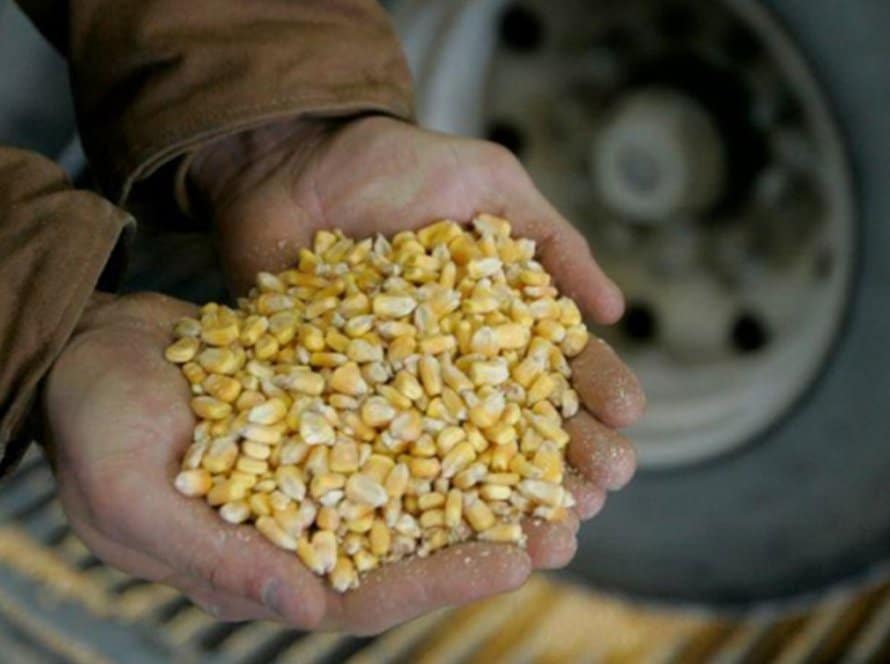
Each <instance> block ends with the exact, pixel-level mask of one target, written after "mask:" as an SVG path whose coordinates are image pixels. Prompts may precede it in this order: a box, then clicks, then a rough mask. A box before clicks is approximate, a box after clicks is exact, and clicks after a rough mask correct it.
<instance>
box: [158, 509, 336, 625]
mask: <svg viewBox="0 0 890 664" xmlns="http://www.w3.org/2000/svg"><path fill="white" fill-rule="evenodd" d="M171 493H172V492H171ZM173 502H176V503H177V504H176V505H175V506H174V505H172V503H173ZM170 503H171V505H170V507H169V509H168V510H167V512H166V513H167V515H168V524H167V526H166V533H167V539H168V541H167V542H166V543H165V546H164V547H163V550H164V552H163V554H162V555H163V557H164V559H165V560H166V562H167V563H168V564H169V565H170V566H171V567H173V568H174V569H177V570H181V572H183V573H185V574H189V575H191V576H194V577H196V578H198V579H201V580H202V581H204V582H206V583H207V585H208V586H209V587H210V588H212V589H214V590H218V591H222V592H224V593H226V594H228V595H234V596H237V597H242V598H244V599H246V600H249V601H250V602H252V603H255V604H260V605H263V606H265V607H267V608H268V609H269V610H270V611H272V612H274V613H276V614H278V616H280V618H281V619H282V620H284V621H286V622H288V623H289V624H292V625H294V626H298V627H303V628H307V629H309V628H313V627H314V626H315V625H317V624H318V623H319V622H320V621H321V618H322V614H323V612H324V602H325V595H324V589H323V586H322V584H321V581H320V580H319V579H318V578H317V577H315V576H314V575H313V574H312V573H311V572H310V571H309V570H307V569H306V568H305V567H304V566H303V565H302V564H301V563H300V561H299V559H298V558H297V557H296V555H295V554H293V553H290V552H286V551H284V550H282V549H279V548H277V547H275V546H274V545H273V544H272V543H270V542H269V541H267V540H266V539H265V538H264V537H263V536H262V535H260V534H259V532H257V530H256V529H255V528H253V527H252V526H231V525H229V524H226V523H224V522H222V521H221V520H220V518H219V517H218V516H217V515H216V514H215V513H214V512H213V510H211V509H210V508H209V507H207V506H206V505H203V504H201V503H198V502H197V501H191V500H188V499H184V498H181V497H180V496H176V495H173V496H171V500H170ZM158 525H159V526H160V524H158ZM157 532H163V531H161V530H158V531H157Z"/></svg>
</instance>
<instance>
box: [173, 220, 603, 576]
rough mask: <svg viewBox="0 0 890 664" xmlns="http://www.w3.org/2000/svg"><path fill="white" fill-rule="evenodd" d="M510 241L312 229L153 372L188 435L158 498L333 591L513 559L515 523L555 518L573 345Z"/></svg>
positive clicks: (531, 264)
mask: <svg viewBox="0 0 890 664" xmlns="http://www.w3.org/2000/svg"><path fill="white" fill-rule="evenodd" d="M510 233H511V229H510V224H509V223H508V222H507V221H505V220H503V219H499V218H497V217H493V216H491V215H480V216H478V217H477V218H476V219H474V220H473V223H472V228H468V229H465V228H462V227H461V226H460V225H459V224H457V223H455V222H453V221H441V222H437V223H435V224H432V225H431V226H428V227H426V228H423V229H422V230H419V231H416V232H413V231H410V232H403V233H399V234H398V235H396V236H395V237H394V238H392V240H391V241H390V240H387V239H386V238H384V237H382V236H378V237H376V238H375V239H366V240H363V241H354V240H352V239H350V238H347V237H344V236H343V234H342V233H340V232H337V231H334V232H328V231H321V232H319V233H318V234H317V235H316V237H315V241H314V247H313V249H312V250H308V249H304V250H302V251H301V252H300V255H299V261H298V264H297V265H296V266H295V267H294V268H293V269H290V270H287V271H285V272H283V273H281V274H279V275H273V274H268V273H261V274H259V275H258V277H257V286H256V288H254V289H253V290H252V291H251V292H250V295H249V297H248V298H246V299H242V300H239V302H238V308H237V309H235V310H233V309H230V308H228V307H225V306H221V305H217V304H212V303H211V304H208V305H205V306H204V307H203V308H202V309H201V317H200V320H196V319H191V318H189V319H183V320H180V321H179V322H178V323H177V324H176V327H175V336H176V337H177V340H176V341H175V342H174V343H173V344H172V345H171V346H169V347H168V348H167V351H166V357H167V359H168V360H169V361H171V362H174V363H177V364H181V365H182V372H183V374H184V375H185V376H186V378H187V379H188V381H189V383H190V384H191V389H192V392H193V394H194V397H193V399H192V401H191V407H192V410H193V411H194V412H195V414H196V415H197V416H198V418H199V422H198V424H197V426H196V428H195V432H194V442H193V444H192V445H191V447H190V448H189V449H188V451H187V453H186V455H185V458H184V460H183V464H182V472H181V473H180V474H179V475H178V476H177V477H176V480H175V486H176V488H177V489H178V490H179V491H180V492H182V493H183V494H185V495H187V496H203V497H204V498H205V500H206V501H207V503H209V504H210V505H211V506H213V507H215V508H218V509H219V514H220V516H221V517H222V518H223V519H225V520H226V521H228V522H230V523H234V524H238V523H245V522H252V523H253V524H254V525H255V527H256V528H257V530H259V531H260V532H261V533H262V534H263V535H264V536H265V537H267V538H268V539H269V540H270V541H272V542H273V543H274V544H276V545H277V546H279V547H281V548H283V549H287V550H289V551H295V552H296V553H297V555H298V556H299V558H300V559H301V560H302V561H303V563H304V564H305V565H306V566H307V567H308V568H309V569H311V570H312V571H313V572H315V573H316V574H319V575H322V576H327V578H328V579H329V581H330V583H331V585H332V586H333V587H334V588H335V589H336V590H338V591H341V592H343V591H345V590H347V589H349V588H353V587H355V586H356V585H357V584H358V582H359V575H360V574H361V573H362V572H366V571H368V570H371V569H374V568H375V567H377V566H379V565H381V564H384V563H390V562H395V561H398V560H401V559H403V558H405V557H407V556H411V555H418V556H426V555H429V554H430V553H431V552H433V551H436V550H437V549H440V548H442V547H445V546H448V545H450V544H454V543H457V542H463V541H466V540H470V539H477V540H483V541H490V542H512V543H517V544H520V545H521V544H524V536H523V533H522V528H521V526H520V520H521V519H522V518H523V517H525V516H532V517H535V518H539V519H545V520H551V521H558V520H560V519H562V518H564V517H565V515H566V509H567V508H569V507H571V506H572V505H573V499H572V496H571V494H570V493H569V492H568V491H567V490H566V489H565V488H564V486H563V478H564V456H565V455H564V448H565V446H566V444H567V443H568V440H569V436H568V434H567V433H566V431H565V430H564V429H563V426H562V424H563V419H564V418H569V417H572V416H573V415H574V414H575V413H576V412H577V410H578V395H577V393H576V392H575V391H574V390H573V389H572V388H571V385H570V382H569V379H570V377H571V370H570V368H569V364H568V361H567V358H571V357H573V356H575V355H577V354H578V353H580V352H581V351H582V350H583V348H584V346H585V345H586V343H587V340H588V332H587V329H586V327H585V326H584V323H583V321H582V318H581V313H580V311H579V310H578V307H577V306H576V305H575V303H574V302H573V301H572V300H570V299H568V298H566V297H560V296H559V293H558V292H557V290H556V288H554V286H553V285H552V284H551V278H550V276H549V275H548V274H547V273H546V272H545V271H544V269H543V267H542V266H541V265H540V263H538V262H537V261H536V260H535V258H534V255H535V243H534V242H533V241H531V240H528V239H514V238H512V237H511V235H510Z"/></svg>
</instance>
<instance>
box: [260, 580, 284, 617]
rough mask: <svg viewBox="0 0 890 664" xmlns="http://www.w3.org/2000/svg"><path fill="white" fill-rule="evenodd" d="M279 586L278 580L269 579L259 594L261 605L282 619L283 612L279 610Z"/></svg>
mask: <svg viewBox="0 0 890 664" xmlns="http://www.w3.org/2000/svg"><path fill="white" fill-rule="evenodd" d="M280 594H281V584H280V583H279V582H278V579H269V580H268V581H266V583H265V584H264V585H263V591H262V593H261V597H262V600H263V604H264V605H265V606H266V608H267V609H269V610H270V611H273V612H275V613H276V614H278V615H279V616H282V617H283V615H284V614H283V612H282V610H281V604H280V602H281V598H280Z"/></svg>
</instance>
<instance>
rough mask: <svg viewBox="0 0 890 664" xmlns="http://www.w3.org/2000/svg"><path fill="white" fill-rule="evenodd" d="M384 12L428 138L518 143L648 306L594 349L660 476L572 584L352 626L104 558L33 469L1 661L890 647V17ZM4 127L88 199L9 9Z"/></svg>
mask: <svg viewBox="0 0 890 664" xmlns="http://www.w3.org/2000/svg"><path fill="white" fill-rule="evenodd" d="M384 4H386V5H387V7H388V9H390V10H391V12H392V16H393V20H394V22H395V24H396V26H397V29H398V30H399V32H400V34H401V36H402V39H403V43H404V46H405V49H406V51H407V53H408V56H409V60H410V62H411V65H412V68H413V71H414V74H415V83H416V89H417V100H418V116H419V120H420V121H421V123H422V124H424V125H426V126H429V127H432V128H435V129H439V130H442V131H448V132H456V133H461V134H468V135H473V136H479V137H485V138H488V139H490V140H493V141H496V142H498V143H501V144H503V145H505V146H506V147H508V148H509V149H510V150H512V151H513V152H514V153H516V155H517V156H518V157H519V158H520V159H521V160H522V161H523V163H524V164H525V165H526V167H527V168H528V169H529V171H530V172H531V173H532V175H533V177H534V179H535V180H536V182H537V183H538V185H539V186H540V188H541V189H542V190H543V191H544V193H545V194H547V195H548V196H549V197H550V199H551V200H552V201H553V202H554V203H555V204H556V205H557V207H558V208H560V210H561V211H562V212H563V213H564V214H565V215H566V216H567V217H568V218H570V219H571V220H572V221H573V222H574V223H576V224H577V225H578V227H579V228H580V229H581V230H582V231H583V232H584V233H585V234H586V235H587V236H588V238H589V240H590V242H591V245H592V246H593V248H594V251H595V254H596V257H597V259H598V260H599V261H600V262H601V263H602V264H603V266H604V267H605V268H606V270H607V271H608V272H609V273H610V274H611V275H612V276H613V277H615V279H616V280H617V281H618V283H619V284H620V285H621V286H622V288H623V289H624V290H625V293H626V294H627V296H628V301H629V308H628V313H627V315H626V317H625V319H624V320H623V322H622V323H620V324H619V325H617V326H616V327H615V328H612V329H607V330H606V329H603V330H597V332H598V333H599V334H601V335H602V336H604V337H606V338H607V339H608V340H609V341H610V342H611V343H613V344H614V345H615V346H616V347H618V348H619V349H620V351H621V352H622V354H623V355H625V357H626V358H627V359H628V360H629V362H630V364H631V365H632V366H633V367H634V368H635V369H636V370H637V372H638V373H639V375H640V377H641V379H642V381H643V384H644V385H645V387H646V388H647V392H648V394H649V398H650V410H649V413H648V415H647V417H646V418H645V420H644V421H643V423H642V424H640V425H639V426H638V427H636V429H635V430H632V431H631V432H630V433H631V435H632V437H633V438H634V439H635V440H636V441H637V442H638V445H639V447H638V449H639V455H640V464H641V472H640V473H639V475H638V476H637V478H636V479H635V481H634V482H633V483H632V485H631V486H630V487H629V488H628V489H626V490H625V491H624V492H622V493H620V494H618V495H615V496H614V497H612V498H611V499H610V501H609V504H608V506H607V508H606V509H605V511H604V512H603V513H602V515H600V516H599V517H598V518H597V519H596V520H595V521H594V522H592V523H590V524H588V525H586V526H585V527H584V528H583V529H582V531H581V544H580V549H579V553H578V556H577V557H576V559H575V561H574V562H573V564H572V565H571V567H570V568H569V569H568V570H567V571H566V572H565V573H561V574H559V575H547V576H540V577H537V578H535V579H534V580H533V581H532V582H530V583H529V584H528V585H527V586H526V587H525V588H524V589H522V590H521V591H518V592H517V593H514V594H511V595H506V596H503V597H498V598H495V599H493V600H491V601H488V602H483V603H480V604H476V605H473V606H471V607H469V608H466V609H463V610H457V611H446V612H442V613H439V614H434V615H432V616H429V617H426V618H423V619H421V620H419V621H416V622H414V623H410V624H408V625H405V626H402V627H399V628H396V629H395V630H392V631H391V632H389V633H387V634H385V635H383V636H382V637H380V638H378V639H352V638H348V637H341V636H337V635H301V634H298V633H294V632H289V631H286V630H283V629H282V628H280V627H277V626H274V625H269V624H263V623H253V624H240V625H223V624H218V623H215V622H214V621H213V620H212V619H211V618H210V617H209V616H207V615H205V614H203V613H202V612H201V611H200V610H198V609H197V608H195V607H193V606H192V605H191V604H190V603H189V602H188V601H187V600H185V599H184V598H182V597H181V596H179V595H178V594H177V593H175V592H174V591H172V590H169V589H166V588H163V587H159V586H154V585H151V584H146V583H143V582H140V581H138V580H135V579H131V578H128V577H126V576H124V575H122V574H120V573H118V572H116V571H114V570H111V569H109V568H107V567H105V566H104V565H102V564H101V563H100V561H98V560H97V559H95V558H94V557H92V556H91V555H90V554H89V552H87V551H86V550H85V549H84V548H83V546H82V545H81V544H80V543H79V541H78V540H77V539H76V538H75V537H74V535H73V534H72V533H71V532H70V531H69V529H68V528H67V526H66V524H65V520H64V517H63V515H62V514H61V511H60V509H59V507H58V505H57V503H56V502H55V500H54V495H53V483H52V479H51V476H50V473H49V470H48V468H47V467H46V465H45V464H44V463H43V461H42V460H41V459H40V458H39V457H38V456H32V457H30V458H29V459H28V461H27V463H26V464H25V465H24V466H23V467H22V469H21V470H20V471H19V473H18V474H17V475H16V476H15V477H14V478H13V479H12V480H11V481H9V482H8V483H6V484H4V486H3V487H2V489H0V653H3V654H2V655H0V660H2V661H4V662H6V661H10V662H32V661H33V662H47V661H66V662H67V661H89V662H99V661H110V662H128V663H129V662H162V661H169V660H171V659H176V660H179V659H181V660H183V661H214V662H216V661H219V662H242V663H248V662H251V663H254V662H255V663H260V662H272V661H281V662H291V661H293V662H309V661H313V662H314V661H331V662H336V661H345V660H350V661H368V662H383V661H406V662H407V661H411V662H413V661H429V662H439V661H441V662H451V661H478V662H494V661H545V662H550V661H553V662H557V661H567V662H576V661H578V662H580V661H609V662H613V661H614V662H650V661H651V662H699V661H700V662H760V661H781V662H810V661H816V662H820V661H824V662H834V661H848V662H866V661H875V662H880V661H890V585H887V579H890V574H888V569H890V480H888V476H890V447H888V433H890V414H888V410H890V409H888V407H887V403H888V396H890V375H888V374H890V352H888V350H887V347H888V346H887V339H888V338H890V224H888V223H887V220H888V219H890V187H888V184H887V183H888V182H890V167H888V158H887V155H888V154H890V41H888V40H887V39H886V34H887V30H888V29H890V3H886V2H884V1H883V0H849V1H848V2H844V3H840V2H835V1H834V0H808V1H804V0H710V1H708V2H705V1H703V0H620V1H619V0H586V1H585V0H549V1H545V0H519V1H507V0H460V1H458V0H439V1H437V0H416V1H410V0H405V1H402V2H387V3H384ZM0 142H2V143H7V144H15V145H20V146H25V147H29V148H31V149H36V150H39V151H41V152H43V153H44V154H47V155H49V156H51V157H53V158H55V159H57V160H59V161H60V163H62V164H63V166H65V168H67V169H68V170H69V172H71V173H72V175H73V176H74V177H75V178H77V179H79V180H80V181H82V182H88V175H87V173H86V172H85V165H84V160H83V155H82V152H81V150H80V147H79V144H78V142H77V139H76V130H75V127H74V120H73V115H72V110H71V102H70V99H69V97H68V91H67V80H66V72H65V67H64V64H63V62H62V61H61V60H60V58H59V57H58V56H57V55H56V54H55V53H53V52H52V51H51V50H50V49H49V47H48V46H47V45H46V44H45V43H44V42H42V40H41V39H40V38H39V36H38V35H37V34H36V33H35V32H34V30H33V29H32V28H31V26H30V25H29V24H28V23H27V21H26V20H25V19H24V18H23V17H22V16H21V14H20V13H19V12H18V11H17V10H16V9H15V7H14V6H13V5H12V3H11V2H9V1H8V0H0ZM133 253H134V257H133V260H132V265H131V270H130V276H129V280H128V284H127V287H128V288H130V289H145V288H150V289H156V290H163V291H166V292H170V293H175V294H177V295H179V296H181V297H186V298H191V299H194V300H206V299H209V298H214V297H219V296H220V294H221V293H222V285H221V280H220V279H219V275H218V272H217V271H216V264H215V258H214V255H213V251H212V248H211V247H210V246H209V243H208V242H207V238H206V236H203V235H199V234H182V233H178V234H175V235H173V234H170V233H165V232H162V231H159V230H152V229H150V228H147V227H145V225H143V228H142V229H141V230H140V233H139V236H138V237H137V240H136V247H135V249H134V252H133ZM162 254H163V255H164V256H165V268H164V270H163V272H162V273H161V272H159V271H157V269H156V265H157V257H158V256H159V255H162ZM172 256H178V257H180V258H179V259H178V260H174V259H172V258H171V257H172ZM7 653H12V654H9V655H7Z"/></svg>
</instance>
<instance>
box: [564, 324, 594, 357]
mask: <svg viewBox="0 0 890 664" xmlns="http://www.w3.org/2000/svg"><path fill="white" fill-rule="evenodd" d="M589 340H590V333H589V332H588V331H587V328H586V327H585V326H584V325H583V324H578V325H571V326H570V327H568V328H567V329H566V336H565V339H563V341H562V344H561V345H560V348H561V350H562V352H563V353H564V354H565V356H566V357H569V358H572V357H575V356H576V355H579V354H580V353H581V351H583V350H584V347H585V346H586V345H587V342H588V341H589Z"/></svg>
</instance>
